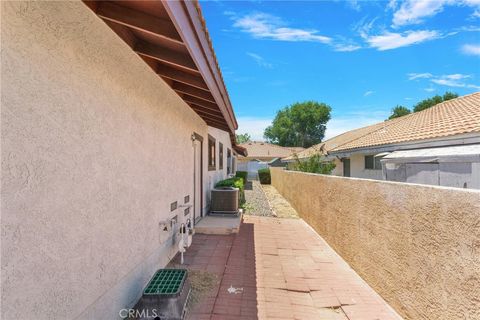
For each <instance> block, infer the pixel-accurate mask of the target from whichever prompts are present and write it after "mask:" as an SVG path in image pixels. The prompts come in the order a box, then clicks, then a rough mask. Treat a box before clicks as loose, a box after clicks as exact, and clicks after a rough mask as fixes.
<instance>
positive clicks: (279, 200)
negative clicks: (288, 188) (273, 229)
mask: <svg viewBox="0 0 480 320" xmlns="http://www.w3.org/2000/svg"><path fill="white" fill-rule="evenodd" d="M261 187H262V188H263V192H264V194H265V197H266V198H267V199H268V202H269V203H270V205H271V206H272V211H273V214H274V215H275V216H276V217H278V218H292V219H298V213H297V211H295V209H294V208H293V207H292V206H291V205H290V202H288V201H287V200H286V199H285V198H284V197H283V196H282V195H281V194H280V193H278V191H277V189H275V187H274V186H272V185H268V184H265V185H262V186H261Z"/></svg>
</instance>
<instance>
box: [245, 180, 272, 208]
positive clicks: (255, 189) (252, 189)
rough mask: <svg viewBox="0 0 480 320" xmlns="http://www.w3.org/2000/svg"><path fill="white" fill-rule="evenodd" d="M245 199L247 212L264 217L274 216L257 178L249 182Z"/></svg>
mask: <svg viewBox="0 0 480 320" xmlns="http://www.w3.org/2000/svg"><path fill="white" fill-rule="evenodd" d="M245 200H246V205H245V211H244V213H245V214H248V215H252V216H263V217H270V216H272V210H270V206H269V204H268V201H267V198H266V197H265V193H264V192H263V189H262V186H261V185H260V182H258V181H256V180H253V181H248V182H247V185H246V186H245Z"/></svg>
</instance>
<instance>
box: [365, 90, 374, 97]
mask: <svg viewBox="0 0 480 320" xmlns="http://www.w3.org/2000/svg"><path fill="white" fill-rule="evenodd" d="M374 92H375V91H367V92H365V93H364V94H363V96H364V97H368V96H369V95H371V94H373V93H374Z"/></svg>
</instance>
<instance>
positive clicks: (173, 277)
mask: <svg viewBox="0 0 480 320" xmlns="http://www.w3.org/2000/svg"><path fill="white" fill-rule="evenodd" d="M189 296H190V282H189V281H188V273H187V270H185V269H160V270H158V271H157V272H156V273H155V275H154V276H153V277H152V279H151V280H150V282H149V283H148V285H147V287H146V288H145V290H144V291H143V295H142V297H141V298H140V300H139V301H138V302H137V304H136V305H135V310H136V311H137V312H138V314H139V315H141V316H140V317H139V318H135V319H137V320H152V319H156V318H153V317H152V315H156V316H158V319H162V320H163V319H168V320H182V319H185V315H186V311H187V304H188V298H189Z"/></svg>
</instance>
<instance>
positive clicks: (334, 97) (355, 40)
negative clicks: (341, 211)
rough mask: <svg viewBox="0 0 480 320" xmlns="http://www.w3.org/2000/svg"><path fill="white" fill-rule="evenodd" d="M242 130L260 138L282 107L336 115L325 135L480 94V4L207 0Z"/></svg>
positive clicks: (464, 0) (461, 0)
mask: <svg viewBox="0 0 480 320" xmlns="http://www.w3.org/2000/svg"><path fill="white" fill-rule="evenodd" d="M201 6H202V10H203V14H204V17H205V19H206V22H207V27H208V29H209V32H210V36H211V38H212V40H213V45H214V48H215V52H216V55H217V58H218V60H219V63H220V67H221V69H222V73H223V76H224V79H225V82H226V85H227V89H228V92H229V94H230V98H231V100H232V103H233V106H234V109H235V113H236V116H237V119H238V122H239V130H238V132H239V133H244V132H248V133H250V134H251V135H252V137H253V138H255V139H261V138H262V136H263V130H264V128H265V127H266V126H267V125H269V124H270V122H271V120H272V119H273V117H274V116H275V113H276V111H277V110H279V109H280V108H282V107H284V106H287V105H289V104H291V103H294V102H297V101H303V100H316V101H319V102H325V103H327V104H328V105H330V106H331V107H332V120H330V122H329V123H328V124H327V134H326V137H327V138H328V137H332V136H335V135H337V134H339V133H342V132H344V131H347V130H350V129H353V128H357V127H362V126H365V125H368V124H372V123H376V122H379V121H383V120H384V119H385V118H387V117H388V115H389V114H390V110H391V109H392V107H394V106H395V105H397V104H401V105H405V106H407V107H411V106H412V105H413V104H415V103H416V102H418V101H419V100H421V99H424V98H428V97H430V96H432V95H435V94H443V93H444V92H445V91H447V90H448V91H454V92H457V93H458V94H460V95H464V94H468V93H472V92H475V91H480V0H434V1H408V0H407V1H393V0H392V1H380V2H373V1H305V2H300V1H202V2H201Z"/></svg>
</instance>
